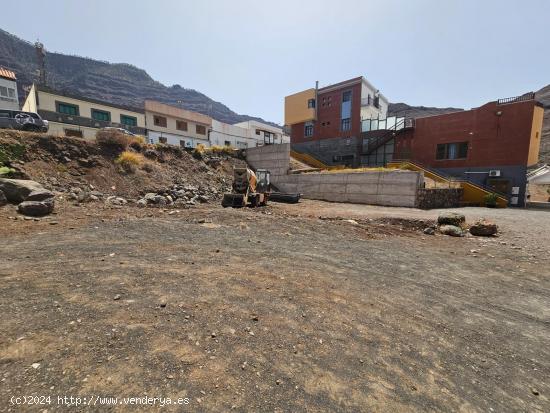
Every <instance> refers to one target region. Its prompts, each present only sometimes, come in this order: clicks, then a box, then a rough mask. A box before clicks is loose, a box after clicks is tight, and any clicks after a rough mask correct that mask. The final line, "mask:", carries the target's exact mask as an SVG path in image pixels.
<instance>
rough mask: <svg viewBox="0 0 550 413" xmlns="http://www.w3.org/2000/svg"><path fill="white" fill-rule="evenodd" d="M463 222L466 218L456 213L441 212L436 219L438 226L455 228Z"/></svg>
mask: <svg viewBox="0 0 550 413" xmlns="http://www.w3.org/2000/svg"><path fill="white" fill-rule="evenodd" d="M465 222H466V216H465V215H464V214H459V213H458V212H443V213H441V214H439V216H438V217H437V223H438V224H439V225H454V226H455V227H460V226H461V225H462V224H464V223H465Z"/></svg>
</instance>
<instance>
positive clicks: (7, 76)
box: [0, 66, 17, 80]
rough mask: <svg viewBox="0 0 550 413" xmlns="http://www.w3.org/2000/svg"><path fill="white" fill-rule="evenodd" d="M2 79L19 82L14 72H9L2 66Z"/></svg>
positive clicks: (0, 74)
mask: <svg viewBox="0 0 550 413" xmlns="http://www.w3.org/2000/svg"><path fill="white" fill-rule="evenodd" d="M0 77H3V78H4V79H9V80H17V78H16V77H15V72H14V71H12V70H8V69H6V68H5V67H1V66H0Z"/></svg>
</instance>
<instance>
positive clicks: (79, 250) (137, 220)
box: [0, 201, 550, 412]
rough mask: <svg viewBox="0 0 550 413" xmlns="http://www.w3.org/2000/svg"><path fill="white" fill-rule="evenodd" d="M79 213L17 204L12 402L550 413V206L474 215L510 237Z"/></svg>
mask: <svg viewBox="0 0 550 413" xmlns="http://www.w3.org/2000/svg"><path fill="white" fill-rule="evenodd" d="M60 211H62V214H59V215H58V216H57V217H53V218H51V219H55V220H56V221H57V222H58V224H57V225H50V224H49V222H48V221H49V220H42V221H40V222H35V221H21V220H17V221H14V220H11V219H8V216H11V215H12V214H13V211H11V210H10V209H9V208H3V209H1V210H0V228H2V229H0V233H2V236H3V242H2V244H1V246H0V254H1V257H2V265H1V266H0V279H1V283H0V297H1V300H0V311H1V312H2V314H3V317H2V319H1V322H0V328H1V329H2V335H1V337H0V377H1V383H2V385H1V386H0V400H2V401H1V402H0V411H27V410H36V411H41V410H42V409H47V411H64V410H66V407H65V406H61V405H58V404H57V396H63V395H64V396H80V397H82V398H84V397H87V398H88V399H89V398H92V397H94V396H101V397H107V396H112V397H119V398H122V397H131V396H136V397H138V396H143V395H144V394H146V395H148V396H150V397H170V398H172V399H176V398H177V397H182V398H189V404H188V405H185V406H168V407H165V408H164V409H163V408H161V407H160V406H158V405H157V406H154V407H148V408H145V407H141V408H139V410H141V411H161V410H162V411H229V410H231V409H233V410H235V411H277V412H279V411H280V412H283V411H284V412H296V411H327V412H328V411H346V412H349V411H411V410H421V411H426V410H430V411H495V412H500V411H540V412H543V411H550V381H549V380H548V377H550V271H549V270H548V269H549V267H550V260H549V256H550V254H549V251H548V249H549V245H550V243H549V236H550V235H549V234H550V214H549V213H548V212H544V211H540V212H538V211H523V210H513V209H508V210H487V209H475V208H468V209H464V210H462V211H465V212H466V214H467V216H468V218H469V219H470V220H471V219H473V218H475V217H477V216H478V215H483V216H485V217H487V218H491V219H494V220H495V221H496V222H497V223H498V224H499V225H500V226H501V229H502V231H503V233H502V235H501V236H500V237H496V238H474V237H464V238H452V237H447V236H443V235H436V236H428V235H424V234H423V233H422V232H421V231H420V230H418V229H419V228H421V226H420V227H419V225H421V224H419V223H418V221H414V222H412V223H411V224H408V223H407V222H408V221H401V222H400V223H399V221H391V220H388V219H387V218H388V217H389V218H410V219H433V218H435V217H436V216H437V211H419V210H408V209H399V208H380V207H368V206H360V205H347V204H329V203H323V202H313V201H305V202H303V203H301V204H298V205H273V206H271V207H268V208H264V209H258V210H250V209H244V210H224V209H222V208H221V207H206V206H205V207H202V208H198V209H195V210H187V211H180V212H178V213H173V214H172V215H168V211H165V212H163V211H161V210H138V209H134V208H125V209H109V210H102V209H101V208H100V207H97V206H94V205H88V206H82V207H70V206H67V207H66V208H61V207H60ZM148 215H151V216H148ZM319 216H323V218H330V217H332V218H335V217H340V218H345V219H318V217H319ZM348 218H353V219H355V221H346V219H348ZM51 219H50V220H51ZM203 220H204V221H205V222H202V221H203ZM199 222H202V223H199ZM392 222H393V223H392ZM25 395H27V396H28V395H43V396H45V395H50V396H52V401H53V403H52V404H51V405H48V406H40V408H39V409H38V408H36V409H33V408H35V407H37V406H19V407H17V406H14V405H11V404H10V398H11V397H12V396H25ZM54 397H55V399H53V398H54ZM134 409H135V407H134ZM71 410H72V411H105V410H106V406H103V405H97V404H96V405H95V406H94V405H92V406H86V407H84V406H80V407H76V408H73V409H71ZM126 410H129V409H127V408H126V407H125V406H123V405H117V406H115V407H111V411H126Z"/></svg>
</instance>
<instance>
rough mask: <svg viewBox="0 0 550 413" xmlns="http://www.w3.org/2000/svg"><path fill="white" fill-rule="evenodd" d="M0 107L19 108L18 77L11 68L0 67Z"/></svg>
mask: <svg viewBox="0 0 550 413" xmlns="http://www.w3.org/2000/svg"><path fill="white" fill-rule="evenodd" d="M0 109H7V110H19V96H18V95H17V78H16V77H15V73H14V72H12V71H11V70H8V69H5V68H3V67H0Z"/></svg>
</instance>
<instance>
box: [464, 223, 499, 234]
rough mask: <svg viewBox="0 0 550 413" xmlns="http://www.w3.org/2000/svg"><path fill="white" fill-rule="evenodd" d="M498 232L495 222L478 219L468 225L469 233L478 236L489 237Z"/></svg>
mask: <svg viewBox="0 0 550 413" xmlns="http://www.w3.org/2000/svg"><path fill="white" fill-rule="evenodd" d="M497 232H498V227H497V225H496V224H495V223H493V222H490V221H487V220H484V219H480V220H479V221H476V222H475V223H474V224H473V225H472V226H471V227H470V234H472V235H475V236H478V237H490V236H493V235H495V234H496V233H497Z"/></svg>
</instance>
